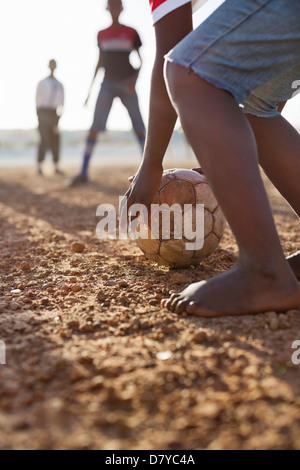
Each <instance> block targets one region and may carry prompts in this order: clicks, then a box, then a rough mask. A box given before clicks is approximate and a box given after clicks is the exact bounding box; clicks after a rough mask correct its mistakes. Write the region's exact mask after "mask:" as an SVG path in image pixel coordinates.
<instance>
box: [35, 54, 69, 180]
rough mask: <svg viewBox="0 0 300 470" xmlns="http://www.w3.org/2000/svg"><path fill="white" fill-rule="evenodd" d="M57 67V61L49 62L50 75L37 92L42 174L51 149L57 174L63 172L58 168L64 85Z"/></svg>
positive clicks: (41, 82) (39, 163)
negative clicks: (59, 123) (47, 152)
mask: <svg viewBox="0 0 300 470" xmlns="http://www.w3.org/2000/svg"><path fill="white" fill-rule="evenodd" d="M56 67H57V64H56V61H55V60H53V59H51V60H50V62H49V69H50V75H49V77H47V78H45V79H44V80H41V81H40V82H39V84H38V86H37V92H36V110H37V115H38V121H39V126H38V129H39V133H40V137H41V140H40V144H39V148H38V174H39V175H42V174H43V173H42V167H41V165H42V163H43V161H44V160H45V155H46V151H47V150H48V149H49V150H51V152H52V155H53V163H54V166H55V172H56V174H62V172H61V171H60V169H59V168H58V162H59V150H60V135H59V129H58V122H59V119H60V117H61V114H62V108H63V105H64V87H63V85H62V83H61V82H59V81H58V80H57V79H56V78H55V77H54V71H55V69H56Z"/></svg>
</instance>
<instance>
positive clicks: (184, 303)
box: [175, 299, 189, 313]
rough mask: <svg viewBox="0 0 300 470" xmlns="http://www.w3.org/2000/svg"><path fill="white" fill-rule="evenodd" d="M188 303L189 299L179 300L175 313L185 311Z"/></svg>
mask: <svg viewBox="0 0 300 470" xmlns="http://www.w3.org/2000/svg"><path fill="white" fill-rule="evenodd" d="M188 304H189V301H188V300H185V299H182V300H180V301H179V302H178V303H177V305H176V309H175V311H176V313H183V312H185V311H186V307H187V306H188Z"/></svg>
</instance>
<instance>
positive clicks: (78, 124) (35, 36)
mask: <svg viewBox="0 0 300 470" xmlns="http://www.w3.org/2000/svg"><path fill="white" fill-rule="evenodd" d="M1 2H2V8H1V16H0V44H1V49H0V64H1V75H0V129H16V128H25V129H27V128H33V127H35V126H36V124H37V121H36V115H35V91H36V85H37V83H38V81H39V80H41V79H42V78H44V77H45V76H47V75H48V67H47V64H48V62H49V59H50V58H54V59H56V60H57V63H58V69H57V78H59V79H60V80H61V81H62V82H63V84H64V86H65V91H66V103H65V113H64V116H63V118H62V120H61V127H62V128H64V129H88V128H89V127H90V124H91V120H92V115H93V109H94V104H95V100H96V98H97V94H98V91H99V86H100V83H101V76H102V73H101V74H99V77H98V80H97V82H96V83H95V86H94V89H93V93H92V96H91V100H90V104H89V106H88V107H87V108H84V107H83V103H84V100H85V98H86V95H87V92H88V88H89V85H90V82H91V79H92V76H93V73H94V69H95V66H96V62H97V59H98V48H97V42H96V37H97V33H98V31H99V30H100V29H103V28H105V27H107V26H109V23H110V16H109V14H108V13H107V12H106V11H105V6H106V0H8V1H5V0H1ZM123 2H124V7H125V11H124V12H123V14H122V17H121V22H123V23H125V24H128V25H129V26H133V27H134V28H136V29H137V30H138V32H139V34H140V36H141V39H142V42H143V47H142V49H141V54H142V57H143V64H144V65H143V69H142V73H141V75H140V78H139V81H138V86H137V91H138V94H139V97H140V104H141V109H142V114H143V116H144V118H145V120H146V119H147V111H148V97H149V85H150V74H151V67H152V62H153V58H154V47H155V46H154V36H153V28H152V22H151V17H150V12H149V6H148V0H123ZM220 3H222V0H210V1H209V2H208V4H207V5H205V6H204V7H203V8H202V9H201V12H200V13H199V12H198V13H197V14H196V15H195V24H198V23H199V22H200V21H201V20H202V19H204V18H205V17H206V16H207V15H208V14H209V13H210V12H211V11H212V10H213V8H215V7H216V6H218V5H219V4H220ZM299 80H300V77H299ZM299 109H300V96H298V97H296V98H295V99H294V100H293V103H292V102H291V103H290V104H289V105H288V107H287V110H286V112H285V115H286V117H287V118H288V119H289V120H290V121H291V122H292V123H293V124H294V125H297V126H298V127H299V128H300V113H299ZM108 127H109V128H110V129H121V130H127V129H130V128H131V124H130V122H129V120H128V117H127V112H126V111H125V110H124V109H123V107H122V105H121V104H119V103H115V105H114V107H113V111H112V113H111V115H110V119H109V122H108Z"/></svg>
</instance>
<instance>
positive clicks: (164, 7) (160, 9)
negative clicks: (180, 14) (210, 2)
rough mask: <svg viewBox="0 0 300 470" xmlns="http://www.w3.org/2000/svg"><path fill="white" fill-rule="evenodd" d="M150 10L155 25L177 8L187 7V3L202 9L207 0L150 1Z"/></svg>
mask: <svg viewBox="0 0 300 470" xmlns="http://www.w3.org/2000/svg"><path fill="white" fill-rule="evenodd" d="M149 2H150V8H151V13H152V18H153V24H155V23H156V22H157V21H158V20H160V19H161V18H163V17H164V16H166V15H167V14H168V13H170V12H171V11H173V10H176V8H179V7H181V6H182V5H185V4H186V3H190V2H192V3H193V8H194V9H197V8H199V7H201V6H202V5H203V4H204V3H206V2H207V0H149Z"/></svg>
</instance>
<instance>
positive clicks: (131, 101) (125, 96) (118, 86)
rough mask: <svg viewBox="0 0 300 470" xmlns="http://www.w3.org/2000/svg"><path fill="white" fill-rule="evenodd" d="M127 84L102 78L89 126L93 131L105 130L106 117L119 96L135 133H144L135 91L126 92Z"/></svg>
mask: <svg viewBox="0 0 300 470" xmlns="http://www.w3.org/2000/svg"><path fill="white" fill-rule="evenodd" d="M127 88H128V85H126V83H122V82H110V81H108V80H104V81H103V82H102V84H101V88H100V92H99V95H98V99H97V102H96V107H95V113H94V120H93V124H92V127H91V130H93V131H97V132H100V131H105V129H106V123H107V119H108V116H109V113H110V110H111V107H112V104H113V101H114V99H115V98H120V100H121V102H122V103H123V105H124V106H125V108H126V109H127V111H128V114H129V117H130V119H131V122H132V126H133V129H134V131H135V133H136V134H138V135H139V134H143V133H145V125H144V121H143V118H142V115H141V112H140V107H139V101H138V96H137V94H136V92H134V93H130V92H128V89H127Z"/></svg>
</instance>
